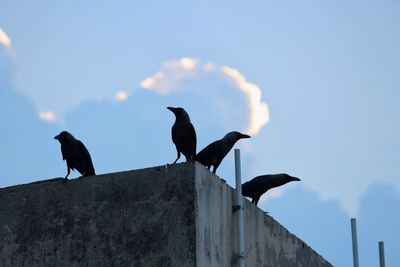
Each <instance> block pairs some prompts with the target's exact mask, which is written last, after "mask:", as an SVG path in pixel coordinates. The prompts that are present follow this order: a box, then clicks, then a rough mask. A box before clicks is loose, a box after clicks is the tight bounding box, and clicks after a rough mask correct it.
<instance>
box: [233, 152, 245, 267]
mask: <svg viewBox="0 0 400 267" xmlns="http://www.w3.org/2000/svg"><path fill="white" fill-rule="evenodd" d="M235 178H236V207H237V208H238V210H237V216H238V228H239V229H238V233H239V238H238V241H239V242H238V243H239V255H238V256H239V266H240V267H245V262H244V231H243V196H242V173H241V167H240V149H235Z"/></svg>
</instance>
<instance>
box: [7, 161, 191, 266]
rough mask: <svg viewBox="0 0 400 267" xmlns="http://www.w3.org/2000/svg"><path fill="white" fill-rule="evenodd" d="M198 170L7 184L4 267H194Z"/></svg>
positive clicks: (155, 170)
mask: <svg viewBox="0 0 400 267" xmlns="http://www.w3.org/2000/svg"><path fill="white" fill-rule="evenodd" d="M191 177H194V168H193V167H192V168H190V167H183V166H181V165H174V166H170V167H169V168H166V167H165V166H162V167H156V168H151V169H143V170H136V171H130V172H121V173H113V174H107V175H99V176H94V177H86V178H82V179H81V180H71V181H70V182H69V183H68V184H67V185H64V184H63V183H62V181H61V180H54V181H44V182H42V183H34V184H28V185H22V186H15V187H10V188H5V189H1V190H0V240H1V241H0V266H193V265H194V262H195V234H196V233H195V230H196V229H195V222H194V199H193V195H194V183H193V178H191Z"/></svg>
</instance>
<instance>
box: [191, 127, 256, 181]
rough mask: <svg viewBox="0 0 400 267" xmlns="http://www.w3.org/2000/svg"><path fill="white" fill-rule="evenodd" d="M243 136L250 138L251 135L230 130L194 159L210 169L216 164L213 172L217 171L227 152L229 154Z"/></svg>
mask: <svg viewBox="0 0 400 267" xmlns="http://www.w3.org/2000/svg"><path fill="white" fill-rule="evenodd" d="M242 138H250V136H249V135H247V134H242V133H239V132H235V131H233V132H229V133H227V134H226V135H225V136H224V137H223V138H222V139H220V140H218V141H215V142H213V143H211V144H209V145H208V146H206V147H205V148H204V149H203V150H202V151H200V152H199V153H198V154H197V155H196V156H195V158H194V159H195V160H197V161H198V162H200V163H201V164H203V165H204V166H206V167H207V168H209V169H210V168H211V166H214V169H213V173H215V172H216V171H217V168H218V166H219V165H220V164H221V162H222V160H223V159H224V157H225V156H226V154H228V152H229V151H230V150H231V149H232V147H233V145H234V144H235V143H236V142H237V141H238V140H239V139H242Z"/></svg>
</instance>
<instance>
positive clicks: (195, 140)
mask: <svg viewBox="0 0 400 267" xmlns="http://www.w3.org/2000/svg"><path fill="white" fill-rule="evenodd" d="M189 131H190V135H191V137H192V138H191V140H193V142H194V143H193V146H194V149H193V151H194V153H193V155H196V148H197V137H196V130H195V129H194V126H193V124H190V127H189Z"/></svg>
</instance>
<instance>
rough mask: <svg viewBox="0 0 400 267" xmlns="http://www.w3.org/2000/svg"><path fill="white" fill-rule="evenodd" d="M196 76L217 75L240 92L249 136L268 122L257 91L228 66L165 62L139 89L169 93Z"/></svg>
mask: <svg viewBox="0 0 400 267" xmlns="http://www.w3.org/2000/svg"><path fill="white" fill-rule="evenodd" d="M200 73H215V74H218V75H220V76H222V77H224V78H226V80H228V81H229V82H231V83H232V85H233V86H234V87H235V88H237V89H239V90H240V91H242V92H243V93H244V94H245V96H246V98H247V104H248V108H249V118H248V127H247V129H246V130H245V132H246V133H248V134H250V135H256V134H257V133H259V131H260V130H261V129H262V127H263V126H264V125H265V124H266V123H267V122H268V121H269V111H268V104H267V103H265V102H263V101H262V100H261V96H262V90H261V88H260V87H259V86H258V85H256V84H254V83H251V82H249V81H247V79H246V77H245V76H244V75H243V74H241V73H240V72H239V71H238V70H236V69H233V68H231V67H228V66H222V67H218V66H215V65H214V64H213V63H210V62H208V63H206V64H200V63H199V61H198V60H197V59H195V58H188V57H184V58H181V59H178V60H172V61H167V62H165V63H164V64H163V65H162V67H161V70H159V71H157V72H156V73H155V74H153V75H152V76H150V77H148V78H146V79H144V80H143V81H142V82H141V83H140V87H141V88H143V89H149V90H153V91H156V92H157V93H159V94H164V95H165V94H169V93H172V92H174V91H176V90H178V89H179V86H178V85H179V83H180V82H182V81H183V80H185V79H189V78H193V77H195V76H196V75H197V74H200Z"/></svg>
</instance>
